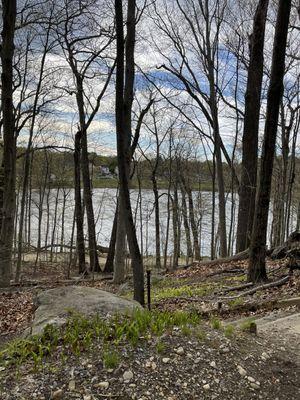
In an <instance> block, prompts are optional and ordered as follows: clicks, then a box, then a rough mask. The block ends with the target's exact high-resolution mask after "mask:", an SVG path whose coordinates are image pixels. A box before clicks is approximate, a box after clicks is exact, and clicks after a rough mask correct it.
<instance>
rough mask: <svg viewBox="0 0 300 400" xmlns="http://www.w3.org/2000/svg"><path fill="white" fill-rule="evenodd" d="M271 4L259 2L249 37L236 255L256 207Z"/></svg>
mask: <svg viewBox="0 0 300 400" xmlns="http://www.w3.org/2000/svg"><path fill="white" fill-rule="evenodd" d="M268 3H269V0H260V1H259V2H258V5H257V9H256V13H255V17H254V22H253V32H252V34H251V36H250V63H249V68H248V80H247V91H246V94H245V114H244V133H243V140H242V146H243V158H242V175H241V180H240V187H239V211H238V225H237V238H236V251H237V252H241V251H243V250H245V249H246V248H248V247H249V243H250V237H251V231H252V222H253V215H254V208H255V195H256V177H257V159H258V131H259V116H260V98H261V89H262V79H263V63H264V53H263V50H264V42H265V26H266V18H267V10H268Z"/></svg>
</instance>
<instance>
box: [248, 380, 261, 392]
mask: <svg viewBox="0 0 300 400" xmlns="http://www.w3.org/2000/svg"><path fill="white" fill-rule="evenodd" d="M250 386H251V387H252V388H253V389H255V390H258V389H260V385H258V382H252V383H250Z"/></svg>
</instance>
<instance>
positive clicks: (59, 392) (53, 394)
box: [51, 389, 64, 400]
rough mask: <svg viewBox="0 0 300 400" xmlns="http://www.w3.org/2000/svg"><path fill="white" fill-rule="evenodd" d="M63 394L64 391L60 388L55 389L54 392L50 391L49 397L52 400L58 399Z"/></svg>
mask: <svg viewBox="0 0 300 400" xmlns="http://www.w3.org/2000/svg"><path fill="white" fill-rule="evenodd" d="M63 394H64V392H63V390H62V389H58V390H55V392H53V393H52V396H51V399H52V400H60V399H62V398H63Z"/></svg>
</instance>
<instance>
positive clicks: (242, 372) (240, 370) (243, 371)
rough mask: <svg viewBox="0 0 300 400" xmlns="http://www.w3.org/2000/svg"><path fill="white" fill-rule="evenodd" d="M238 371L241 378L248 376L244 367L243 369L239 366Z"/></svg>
mask: <svg viewBox="0 0 300 400" xmlns="http://www.w3.org/2000/svg"><path fill="white" fill-rule="evenodd" d="M237 370H238V373H239V374H240V375H241V376H246V375H247V371H246V370H245V369H244V368H243V367H241V366H240V365H238V366H237Z"/></svg>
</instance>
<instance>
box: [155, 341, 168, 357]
mask: <svg viewBox="0 0 300 400" xmlns="http://www.w3.org/2000/svg"><path fill="white" fill-rule="evenodd" d="M155 347H156V351H157V352H158V353H159V354H161V353H163V352H164V351H165V350H166V345H165V344H164V342H162V341H161V340H159V341H158V342H157V343H156V346H155Z"/></svg>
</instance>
